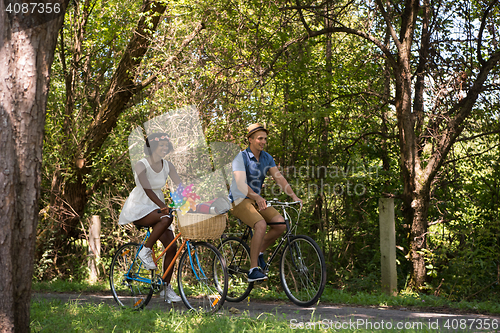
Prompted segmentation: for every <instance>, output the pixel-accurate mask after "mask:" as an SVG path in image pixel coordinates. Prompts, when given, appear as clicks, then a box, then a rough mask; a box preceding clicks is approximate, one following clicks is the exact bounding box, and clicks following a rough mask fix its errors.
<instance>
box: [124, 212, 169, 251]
mask: <svg viewBox="0 0 500 333" xmlns="http://www.w3.org/2000/svg"><path fill="white" fill-rule="evenodd" d="M162 217H163V218H162ZM172 220H173V219H172V217H170V218H169V217H167V214H165V213H161V212H160V213H158V211H156V210H155V211H153V212H151V213H149V214H148V215H146V216H144V217H143V218H142V219H140V220H137V221H135V222H134V224H136V225H139V226H145V227H153V231H152V232H151V235H150V236H149V238H148V240H147V241H146V244H145V246H146V247H148V248H150V249H152V248H153V245H155V243H156V241H157V240H158V239H160V237H161V235H162V234H163V233H164V232H165V231H166V230H167V228H168V227H169V226H170V224H171V223H172Z"/></svg>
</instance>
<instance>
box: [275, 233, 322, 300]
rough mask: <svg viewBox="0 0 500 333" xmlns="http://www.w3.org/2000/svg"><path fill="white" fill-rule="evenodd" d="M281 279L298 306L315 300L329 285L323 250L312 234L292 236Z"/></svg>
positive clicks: (286, 290) (284, 253)
mask: <svg viewBox="0 0 500 333" xmlns="http://www.w3.org/2000/svg"><path fill="white" fill-rule="evenodd" d="M280 279H281V285H282V286H283V290H284V291H285V294H286V295H287V296H288V298H289V299H290V300H291V301H292V302H294V303H295V304H297V305H299V306H310V305H312V304H314V303H315V302H316V301H317V300H318V299H319V298H320V296H321V294H323V290H324V289H325V285H326V265H325V258H324V256H323V252H322V251H321V249H320V247H319V246H318V244H316V242H315V241H314V240H313V239H312V238H311V237H309V236H305V235H298V236H294V237H291V238H290V242H289V243H288V244H286V246H285V249H284V250H283V253H282V255H281V262H280Z"/></svg>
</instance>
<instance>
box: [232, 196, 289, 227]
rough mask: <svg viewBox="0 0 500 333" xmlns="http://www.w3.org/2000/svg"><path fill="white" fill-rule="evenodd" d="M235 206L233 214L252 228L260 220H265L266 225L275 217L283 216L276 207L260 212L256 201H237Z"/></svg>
mask: <svg viewBox="0 0 500 333" xmlns="http://www.w3.org/2000/svg"><path fill="white" fill-rule="evenodd" d="M234 204H235V206H234V208H232V209H231V213H232V214H233V215H234V216H236V217H237V218H239V219H240V220H241V221H242V222H243V223H245V224H246V225H248V226H250V227H252V228H253V227H254V225H255V223H257V222H259V221H260V220H265V221H266V223H269V222H271V220H272V219H273V218H274V217H275V216H280V215H281V214H280V213H279V212H278V211H277V210H276V209H275V208H274V207H267V208H266V209H264V210H258V209H257V205H256V204H255V201H254V200H250V199H244V200H243V201H241V202H239V203H238V201H235V202H234Z"/></svg>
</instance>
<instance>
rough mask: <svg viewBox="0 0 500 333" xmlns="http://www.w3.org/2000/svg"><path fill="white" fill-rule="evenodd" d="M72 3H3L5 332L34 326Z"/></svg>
mask: <svg viewBox="0 0 500 333" xmlns="http://www.w3.org/2000/svg"><path fill="white" fill-rule="evenodd" d="M68 2H69V0H59V1H50V2H47V3H44V2H38V5H37V8H36V10H35V11H33V12H32V11H31V9H32V8H30V9H29V10H28V11H24V13H23V8H25V7H23V6H24V5H25V4H26V3H25V4H23V2H22V1H12V2H9V1H2V2H1V3H0V61H1V63H2V66H1V68H0V77H2V80H0V208H1V213H0V244H1V247H0V262H1V266H2V270H1V271H0V330H1V331H2V332H14V331H15V332H29V325H30V319H29V318H30V312H29V308H30V299H31V279H32V272H33V256H34V250H35V237H36V226H37V222H38V200H39V196H40V177H41V175H40V170H41V163H42V142H43V141H42V140H43V126H44V123H45V108H46V103H47V93H48V89H49V77H50V69H51V65H52V61H53V58H54V48H55V45H56V41H57V34H58V31H59V29H60V27H61V25H62V22H63V18H64V13H65V11H66V6H67V5H68ZM40 5H41V7H39V6H40ZM44 5H45V6H44ZM47 8H50V9H51V11H52V13H50V14H49V13H48V10H47ZM40 12H41V13H40Z"/></svg>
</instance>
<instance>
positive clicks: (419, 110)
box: [283, 0, 500, 289]
mask: <svg viewBox="0 0 500 333" xmlns="http://www.w3.org/2000/svg"><path fill="white" fill-rule="evenodd" d="M325 3H329V2H328V1H327V2H323V3H319V2H316V1H305V2H301V1H296V2H293V3H290V5H289V6H287V7H283V10H293V11H295V12H296V13H297V15H298V17H299V18H300V21H301V22H302V24H303V27H304V29H305V30H306V35H305V36H304V38H303V40H306V39H308V38H316V37H318V36H322V35H325V34H329V33H344V34H350V35H355V36H358V37H360V38H363V39H365V40H367V41H369V42H370V43H372V44H373V45H374V46H376V48H377V49H378V50H379V51H380V52H381V53H382V55H383V57H384V58H385V59H386V61H387V63H388V68H389V70H390V73H391V78H392V82H391V86H392V87H393V91H394V92H393V94H391V95H390V96H386V97H385V99H386V100H388V101H389V100H390V101H391V103H392V104H393V107H394V110H395V114H396V118H397V126H398V143H399V149H400V161H399V164H400V173H401V178H402V181H403V184H404V190H403V193H402V198H403V202H404V215H405V219H406V221H407V223H408V224H409V225H411V233H410V244H411V249H410V257H411V261H412V266H413V270H412V279H411V281H410V283H411V285H412V286H413V287H415V288H416V289H419V288H421V287H423V286H424V282H425V278H426V267H425V261H424V256H423V253H422V250H423V249H425V248H426V237H427V230H428V229H427V228H428V221H427V218H428V209H429V202H430V195H431V189H432V185H433V183H434V181H435V180H436V176H437V175H438V172H439V170H440V168H441V167H442V165H443V164H444V163H445V162H446V159H447V156H448V153H449V152H450V149H451V148H452V147H453V145H454V144H455V142H456V141H457V139H458V138H459V137H460V135H461V133H462V131H463V129H464V126H465V125H466V121H467V119H469V118H470V117H471V115H472V114H473V113H474V112H475V108H476V107H477V105H478V103H479V97H480V96H481V94H485V93H487V92H488V91H489V90H491V89H498V87H496V88H494V87H495V85H494V84H493V83H492V80H493V79H494V77H495V76H496V75H498V70H499V66H498V64H499V62H500V49H499V48H498V43H497V41H496V30H495V28H494V27H495V26H498V15H496V14H495V13H498V10H499V8H498V1H497V0H491V1H489V2H488V3H484V2H475V1H470V2H465V3H462V2H460V3H457V2H448V1H428V0H423V1H419V0H406V1H403V2H387V3H383V2H382V1H380V0H377V1H376V3H375V4H367V6H365V5H364V4H363V3H358V2H350V3H346V4H337V5H336V6H335V7H334V8H333V9H330V13H331V14H330V15H328V17H329V18H330V19H331V20H332V21H333V22H335V23H334V24H333V25H328V26H324V27H323V28H322V29H321V28H317V27H318V26H319V24H318V22H321V20H323V18H324V16H325V10H324V5H325ZM351 6H357V9H356V10H353V12H356V13H358V15H360V16H363V13H367V17H366V19H365V20H362V21H361V22H364V23H365V24H364V26H363V24H359V23H360V21H356V20H354V21H349V20H347V19H346V18H350V17H346V15H345V13H346V12H349V9H351V8H353V7H351ZM368 13H370V14H368ZM447 13H454V14H453V15H448V14H447ZM370 15H374V17H373V18H372V17H370ZM453 29H455V30H453ZM457 30H459V31H457ZM450 35H453V36H454V37H455V38H449V36H450ZM384 36H389V38H388V39H385V40H384V39H383V38H384ZM429 86H430V88H426V87H429Z"/></svg>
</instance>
